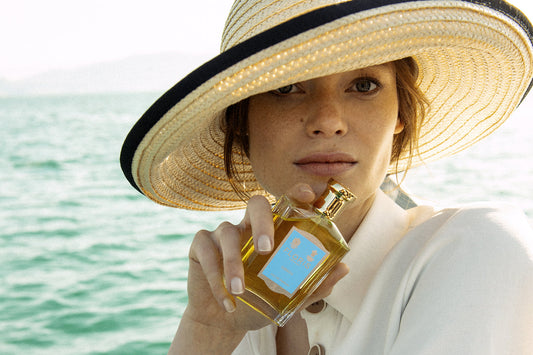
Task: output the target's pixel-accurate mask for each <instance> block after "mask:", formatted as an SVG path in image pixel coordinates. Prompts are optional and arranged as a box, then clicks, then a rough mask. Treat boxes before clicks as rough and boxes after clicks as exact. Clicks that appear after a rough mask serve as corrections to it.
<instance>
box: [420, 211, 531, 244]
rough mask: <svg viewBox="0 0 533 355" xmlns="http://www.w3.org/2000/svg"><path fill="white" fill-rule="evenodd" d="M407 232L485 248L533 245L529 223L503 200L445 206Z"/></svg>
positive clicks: (519, 212)
mask: <svg viewBox="0 0 533 355" xmlns="http://www.w3.org/2000/svg"><path fill="white" fill-rule="evenodd" d="M410 233H412V234H420V233H422V234H425V235H426V236H428V237H429V238H430V239H429V240H426V242H431V241H435V242H438V241H441V242H444V243H446V242H460V243H461V244H465V245H469V244H474V245H477V246H479V244H480V243H481V244H482V245H485V246H486V247H488V246H490V245H493V246H503V245H509V246H512V245H514V246H516V247H519V249H524V251H528V252H529V253H532V248H533V229H532V226H531V222H530V221H528V218H527V217H526V215H525V214H524V213H523V212H522V211H520V210H519V209H517V208H516V207H514V206H512V205H508V204H502V203H473V204H468V205H463V206H459V207H454V208H445V209H442V210H440V211H436V212H434V213H433V215H432V216H431V217H429V218H426V219H425V220H424V222H422V223H419V224H417V225H416V226H413V227H412V229H411V231H410ZM484 249H486V248H484ZM532 254H533V253H532Z"/></svg>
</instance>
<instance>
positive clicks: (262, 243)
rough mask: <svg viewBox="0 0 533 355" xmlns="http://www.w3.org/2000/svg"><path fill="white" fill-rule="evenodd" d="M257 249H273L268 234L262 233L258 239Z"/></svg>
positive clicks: (263, 250) (261, 250)
mask: <svg viewBox="0 0 533 355" xmlns="http://www.w3.org/2000/svg"><path fill="white" fill-rule="evenodd" d="M257 249H258V250H259V251H260V252H267V251H270V250H272V245H271V244H270V238H269V237H268V235H260V236H259V239H258V240H257Z"/></svg>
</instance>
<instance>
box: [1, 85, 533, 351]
mask: <svg viewBox="0 0 533 355" xmlns="http://www.w3.org/2000/svg"><path fill="white" fill-rule="evenodd" d="M156 98H157V94H155V93H145V94H111V95H84V96H48V97H18V98H0V122H1V129H0V142H2V150H1V152H0V166H1V168H0V354H54V355H55V354H163V353H166V351H167V349H168V346H169V344H170V341H171V339H172V337H173V335H174V333H175V330H176V328H177V325H178V323H179V319H180V314H181V313H182V312H183V309H184V307H185V304H186V302H187V294H186V279H187V265H188V262H187V253H188V248H189V245H190V242H191V239H192V237H193V235H194V233H195V232H196V231H197V230H199V229H201V228H205V229H213V228H215V227H216V225H217V224H218V223H220V222H221V221H223V220H230V221H231V222H238V221H239V220H240V218H241V212H224V213H222V212H221V213H206V212H191V211H182V210H177V209H172V208H168V207H162V206H159V205H157V204H155V203H153V202H151V201H150V200H148V199H147V198H145V197H143V196H142V195H140V194H139V193H138V192H137V191H136V190H134V189H133V188H132V187H131V186H130V185H129V183H128V182H127V181H126V179H125V178H124V177H123V175H122V172H121V170H120V165H119V161H118V157H119V152H120V148H121V144H122V141H123V139H124V137H125V136H126V134H127V132H128V131H129V129H130V128H131V126H132V125H133V124H134V122H135V121H136V120H137V118H138V117H140V115H142V113H143V112H144V111H145V109H146V108H147V107H148V106H149V105H150V104H151V103H152V102H153V100H155V99H156ZM531 111H532V110H531V109H528V108H527V106H526V107H522V108H520V109H519V110H518V111H517V112H516V113H515V115H514V117H512V118H511V120H509V121H508V122H507V123H506V124H505V125H504V126H503V127H502V128H501V129H500V131H499V132H497V133H496V134H494V135H493V136H491V137H489V138H487V139H486V140H485V141H483V142H481V143H479V144H478V145H477V146H474V147H472V148H471V149H470V150H467V151H465V152H463V153H460V154H459V155H457V156H456V157H453V158H449V159H444V160H442V161H440V162H436V163H433V164H431V165H429V166H428V167H427V168H421V169H415V170H413V171H410V172H409V174H408V175H407V179H406V180H405V182H404V185H405V187H406V188H407V189H408V190H409V191H410V192H411V193H413V194H414V195H415V196H416V197H418V198H423V199H427V200H431V201H436V202H439V203H441V204H445V205H446V204H454V203H463V202H468V201H478V200H496V201H503V202H510V203H513V204H515V205H517V206H518V207H520V208H521V209H523V210H524V211H525V213H526V214H527V215H528V217H529V218H530V219H532V218H533V139H531V132H532V131H533V118H532V117H531V114H529V112H531Z"/></svg>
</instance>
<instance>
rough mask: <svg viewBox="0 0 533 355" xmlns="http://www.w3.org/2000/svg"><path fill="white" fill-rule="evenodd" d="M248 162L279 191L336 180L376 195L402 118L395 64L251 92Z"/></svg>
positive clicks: (363, 194)
mask: <svg viewBox="0 0 533 355" xmlns="http://www.w3.org/2000/svg"><path fill="white" fill-rule="evenodd" d="M248 120H249V138H250V160H251V163H252V167H253V170H254V173H255V176H256V178H257V180H258V181H259V182H260V183H261V185H262V186H263V187H264V188H265V189H266V190H267V191H268V192H270V193H271V194H273V195H274V196H276V197H279V196H280V195H281V194H283V193H284V192H285V191H286V190H287V189H288V188H290V187H291V186H293V185H294V184H296V183H300V182H304V183H307V184H309V185H311V187H312V188H313V189H314V190H315V192H316V193H321V192H322V191H323V190H324V188H325V186H326V183H327V181H328V180H329V179H330V178H335V179H336V180H337V181H339V182H340V183H343V184H344V185H346V186H347V187H349V188H350V189H351V191H352V192H353V193H355V195H356V196H357V197H358V201H359V202H360V203H361V202H364V201H370V200H373V196H374V193H375V191H376V189H377V188H378V187H379V185H380V184H381V182H382V180H383V178H384V177H385V174H386V171H387V168H388V166H389V163H390V157H391V149H392V142H393V135H394V134H395V133H399V132H401V130H402V129H403V125H402V124H401V123H400V121H399V119H398V97H397V91H396V72H395V66H394V64H392V63H387V64H383V65H378V66H373V67H369V68H365V69H360V70H355V71H350V72H345V73H340V74H334V75H329V76H325V77H321V78H317V79H312V80H309V81H304V82H300V83H296V84H294V85H289V86H287V87H283V88H280V89H278V90H274V91H271V92H267V93H263V94H259V95H256V96H253V97H251V98H250V106H249V114H248Z"/></svg>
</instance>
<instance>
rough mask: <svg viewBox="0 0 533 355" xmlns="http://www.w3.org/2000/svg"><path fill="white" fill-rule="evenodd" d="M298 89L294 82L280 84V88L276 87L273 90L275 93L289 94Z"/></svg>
mask: <svg viewBox="0 0 533 355" xmlns="http://www.w3.org/2000/svg"><path fill="white" fill-rule="evenodd" d="M297 90H298V87H297V86H296V85H294V84H290V85H287V86H282V87H280V88H277V89H276V90H273V91H274V93H276V94H281V95H286V94H291V93H293V92H296V91H297Z"/></svg>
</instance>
